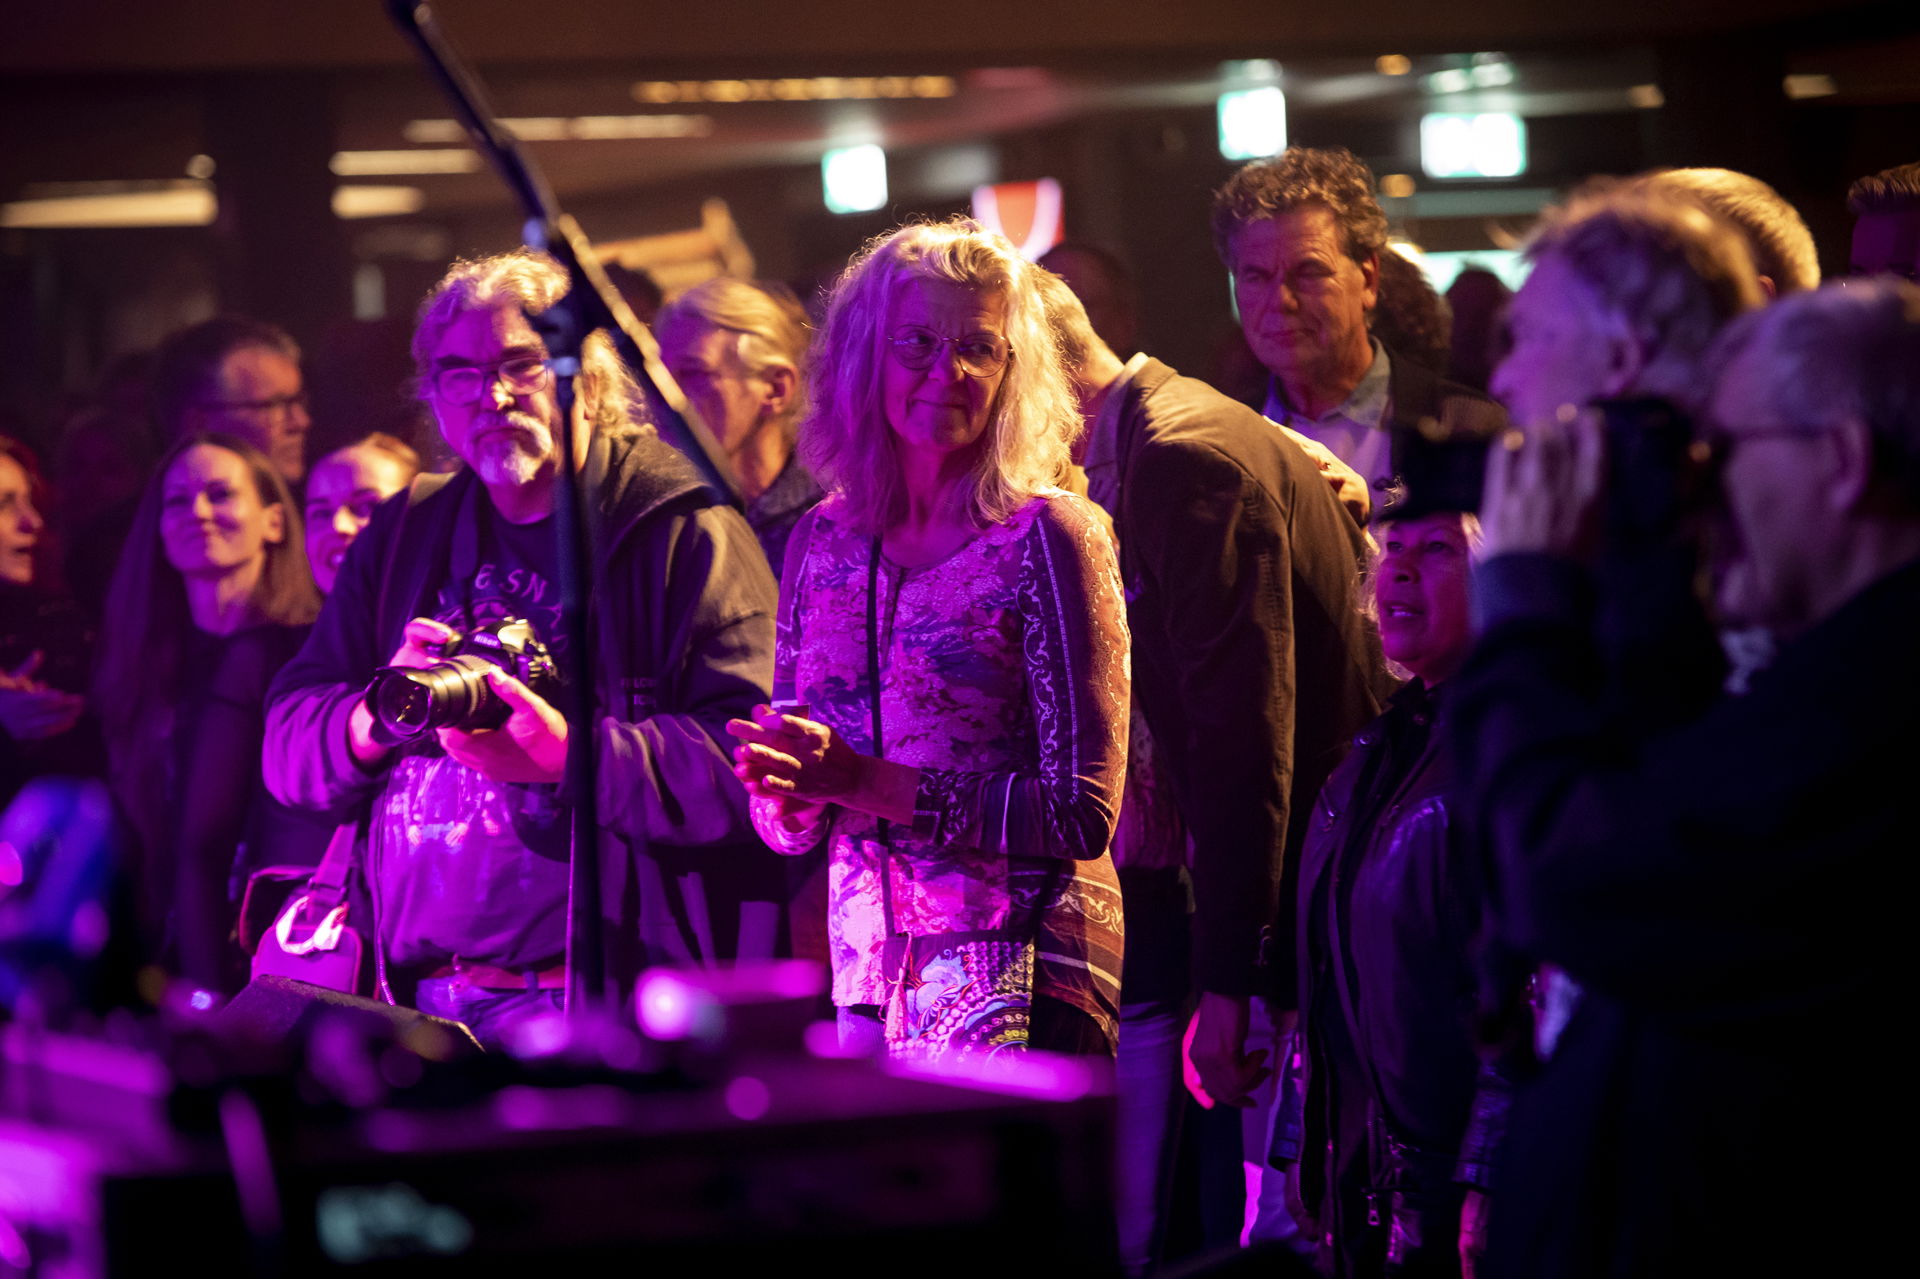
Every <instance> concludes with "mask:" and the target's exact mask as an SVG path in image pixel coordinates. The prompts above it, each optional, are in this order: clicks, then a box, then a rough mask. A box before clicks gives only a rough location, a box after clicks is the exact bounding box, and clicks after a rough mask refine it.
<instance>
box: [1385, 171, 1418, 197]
mask: <svg viewBox="0 0 1920 1279" xmlns="http://www.w3.org/2000/svg"><path fill="white" fill-rule="evenodd" d="M1413 192H1414V183H1413V175H1412V174H1410V173H1389V174H1387V175H1386V176H1385V177H1383V178H1381V179H1380V194H1381V195H1384V196H1385V197H1387V199H1389V200H1406V199H1411V198H1412V196H1413Z"/></svg>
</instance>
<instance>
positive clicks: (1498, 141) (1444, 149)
mask: <svg viewBox="0 0 1920 1279" xmlns="http://www.w3.org/2000/svg"><path fill="white" fill-rule="evenodd" d="M1420 167H1421V168H1423V169H1425V170H1426V172H1427V176H1428V177H1430V178H1511V177H1515V176H1517V175H1519V174H1521V173H1524V172H1526V169H1527V126H1526V122H1525V121H1523V120H1522V119H1521V118H1520V117H1519V116H1517V115H1515V114H1514V113H1513V112H1511V111H1483V112H1479V113H1476V114H1458V113H1453V112H1433V113H1430V114H1428V115H1424V116H1422V117H1420Z"/></svg>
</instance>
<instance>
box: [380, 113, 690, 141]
mask: <svg viewBox="0 0 1920 1279" xmlns="http://www.w3.org/2000/svg"><path fill="white" fill-rule="evenodd" d="M500 125H501V127H502V128H504V129H506V131H507V132H508V133H511V134H512V135H513V136H514V137H516V138H518V139H519V140H520V141H522V142H602V141H607V140H610V139H611V140H622V141H624V140H634V139H648V138H704V137H706V136H707V135H708V134H710V133H712V132H713V117H712V116H708V115H684V114H673V115H576V116H546V115H543V116H509V117H506V118H504V119H502V120H501V121H500ZM400 133H401V136H402V137H404V138H406V140H407V141H409V142H422V143H434V142H465V141H466V140H467V130H466V127H465V126H464V125H462V124H461V123H460V122H459V121H458V120H409V121H407V123H406V126H405V127H404V128H402V129H401V130H400Z"/></svg>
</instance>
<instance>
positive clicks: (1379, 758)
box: [1277, 681, 1496, 1274]
mask: <svg viewBox="0 0 1920 1279" xmlns="http://www.w3.org/2000/svg"><path fill="white" fill-rule="evenodd" d="M1438 712H1439V706H1438V703H1437V701H1436V698H1435V697H1434V695H1433V694H1432V693H1431V692H1430V691H1429V690H1428V689H1427V688H1425V687H1424V686H1423V685H1421V684H1420V683H1419V682H1417V681H1416V682H1414V683H1412V684H1409V685H1408V686H1407V687H1406V688H1404V689H1402V690H1401V691H1400V692H1399V693H1398V694H1396V695H1395V696H1394V698H1393V701H1392V703H1391V705H1390V706H1389V708H1388V709H1387V711H1386V713H1385V714H1383V715H1382V716H1380V718H1378V719H1376V720H1375V721H1374V722H1373V723H1371V724H1369V725H1368V726H1367V727H1366V728H1365V729H1364V730H1363V731H1362V732H1361V733H1360V735H1359V737H1358V738H1357V739H1355V742H1354V748H1353V751H1352V753H1351V754H1350V755H1348V757H1347V759H1346V761H1345V762H1344V763H1343V764H1342V765H1341V766H1340V768H1339V769H1338V770H1337V771H1335V773H1334V774H1333V776H1332V777H1331V778H1330V779H1329V780H1328V782H1327V786H1326V789H1325V790H1323V791H1322V792H1321V795H1320V800H1319V802H1318V804H1317V805H1316V806H1315V810H1314V814H1313V824H1312V827H1311V829H1310V830H1309V831H1308V833H1307V843H1306V849H1305V853H1304V856H1303V859H1302V862H1301V881H1300V882H1301V893H1300V902H1299V905H1300V919H1299V926H1298V929H1297V936H1298V939H1299V970H1300V1008H1301V1028H1302V1032H1303V1043H1304V1048H1305V1053H1304V1056H1305V1061H1304V1063H1303V1066H1304V1069H1303V1070H1302V1071H1301V1072H1300V1079H1299V1081H1298V1083H1297V1084H1296V1085H1295V1087H1294V1090H1293V1092H1292V1094H1291V1096H1290V1098H1289V1110H1288V1112H1287V1113H1286V1114H1285V1115H1284V1116H1283V1132H1284V1133H1286V1134H1288V1135H1289V1136H1290V1138H1291V1142H1290V1144H1291V1146H1292V1149H1290V1150H1289V1149H1285V1148H1284V1147H1283V1148H1282V1149H1281V1150H1279V1151H1277V1153H1279V1154H1282V1155H1292V1156H1293V1157H1295V1158H1298V1159H1299V1161H1300V1164H1301V1178H1300V1181H1301V1194H1302V1198H1303V1199H1304V1200H1305V1201H1306V1203H1307V1205H1308V1206H1309V1207H1310V1208H1312V1209H1313V1210H1314V1212H1315V1215H1316V1216H1317V1217H1318V1219H1319V1220H1320V1221H1321V1223H1322V1224H1323V1225H1325V1226H1326V1227H1327V1229H1328V1232H1329V1233H1330V1234H1331V1236H1332V1238H1333V1241H1334V1253H1335V1255H1334V1258H1333V1264H1334V1270H1335V1273H1337V1274H1348V1273H1357V1272H1377V1271H1378V1268H1379V1266H1380V1265H1381V1264H1382V1262H1383V1261H1396V1262H1402V1263H1405V1262H1410V1261H1412V1260H1413V1259H1414V1258H1415V1256H1416V1255H1419V1256H1425V1255H1427V1254H1429V1253H1430V1254H1431V1255H1432V1257H1433V1258H1435V1259H1436V1260H1440V1261H1442V1262H1444V1260H1445V1259H1446V1258H1448V1257H1450V1256H1451V1255H1452V1253H1453V1250H1454V1240H1455V1238H1456V1235H1457V1223H1458V1216H1457V1214H1458V1212H1459V1204H1460V1198H1461V1195H1462V1194H1463V1193H1464V1188H1463V1187H1462V1186H1461V1185H1460V1184H1458V1181H1457V1180H1456V1178H1458V1177H1460V1176H1462V1175H1463V1173H1464V1174H1471V1172H1472V1169H1471V1168H1462V1167H1461V1166H1460V1162H1459V1161H1460V1159H1461V1153H1462V1149H1463V1146H1465V1145H1474V1146H1478V1145H1480V1144H1483V1142H1484V1140H1485V1134H1483V1133H1480V1134H1475V1135H1474V1136H1473V1137H1472V1138H1471V1139H1470V1138H1469V1118H1470V1116H1471V1115H1472V1113H1473V1112H1474V1109H1475V1094H1476V1081H1477V1077H1478V1076H1479V1074H1480V1061H1479V1057H1478V1054H1477V1053H1476V1051H1475V1047H1474V1039H1473V1026H1474V1015H1475V1009H1476V1006H1477V998H1476V981H1475V973H1474V968H1473V964H1472V961H1471V955H1472V952H1473V947H1474V941H1475V938H1476V936H1477V934H1478V933H1479V931H1480V922H1481V909H1480V903H1481V897H1482V893H1481V885H1480V882H1479V880H1480V875H1479V873H1478V868H1477V866H1476V865H1475V864H1474V862H1473V861H1472V859H1471V858H1470V856H1469V855H1468V850H1466V849H1465V848H1463V847H1462V846H1461V841H1460V840H1459V839H1458V838H1457V837H1456V835H1455V832H1454V831H1453V830H1452V825H1451V823H1450V821H1449V815H1448V804H1447V798H1446V792H1447V788H1448V785H1449V783H1450V781H1451V772H1452V770H1451V769H1450V767H1449V766H1448V760H1447V754H1446V752H1445V750H1444V749H1443V747H1442V745H1441V742H1440V740H1439V737H1438V736H1437V734H1436V732H1435V729H1434V721H1435V718H1436V715H1437V714H1438ZM1482 1104H1483V1105H1484V1106H1488V1107H1493V1106H1494V1105H1495V1099H1494V1097H1493V1096H1492V1094H1489V1095H1488V1096H1487V1097H1485V1098H1483V1099H1482ZM1494 1117H1496V1116H1489V1118H1494ZM1469 1162H1472V1163H1484V1162H1485V1161H1484V1160H1470V1161H1469ZM1383 1254H1384V1255H1383Z"/></svg>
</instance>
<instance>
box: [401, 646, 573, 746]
mask: <svg viewBox="0 0 1920 1279" xmlns="http://www.w3.org/2000/svg"><path fill="white" fill-rule="evenodd" d="M442 651H443V652H444V653H445V654H446V659H445V660H444V661H440V662H435V663H434V664H433V665H432V666H383V667H381V668H380V669H379V670H378V671H375V672H374V675H373V682H372V683H370V684H368V685H367V709H368V710H369V711H371V712H372V713H373V723H374V737H375V739H376V740H378V741H380V742H381V743H382V744H383V745H388V746H398V745H401V744H403V743H406V742H412V741H417V740H419V739H420V738H422V737H425V736H426V735H427V734H429V733H431V732H433V731H434V730H435V729H437V728H459V729H468V730H471V729H477V728H498V727H500V725H502V724H504V723H506V722H507V713H508V712H507V705H506V703H505V702H502V701H501V700H500V698H499V696H498V695H496V694H495V693H494V691H493V688H492V686H491V685H489V684H488V683H487V668H488V667H489V666H498V667H499V668H500V669H501V670H503V671H505V672H507V673H508V674H509V675H511V676H513V677H514V678H515V679H517V680H519V681H520V682H521V683H522V684H525V685H526V686H527V687H528V688H529V689H532V690H533V691H534V692H535V693H538V694H539V695H540V696H541V697H544V698H546V699H547V700H549V701H551V700H553V695H554V693H555V691H556V690H557V688H558V686H559V683H560V674H559V670H558V668H557V667H555V665H554V662H553V655H552V654H551V653H549V652H548V651H547V646H546V645H545V644H542V643H541V642H540V639H539V637H538V636H537V635H535V634H534V631H533V623H531V622H528V621H525V620H524V619H521V618H518V617H508V618H502V619H501V620H500V621H497V622H489V623H487V624H486V625H484V626H477V627H475V628H474V629H473V630H471V631H469V632H467V633H466V634H465V635H458V636H455V637H454V638H453V639H450V640H448V641H447V642H446V644H445V646H444V648H443V650H442Z"/></svg>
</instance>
